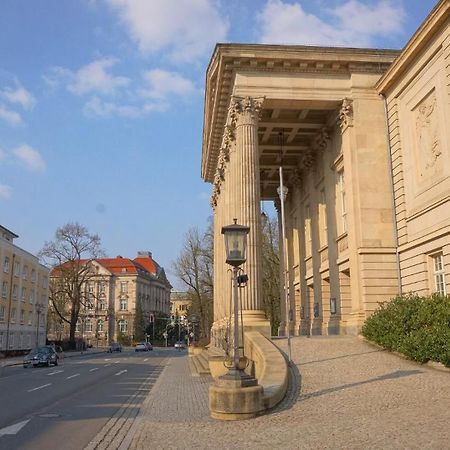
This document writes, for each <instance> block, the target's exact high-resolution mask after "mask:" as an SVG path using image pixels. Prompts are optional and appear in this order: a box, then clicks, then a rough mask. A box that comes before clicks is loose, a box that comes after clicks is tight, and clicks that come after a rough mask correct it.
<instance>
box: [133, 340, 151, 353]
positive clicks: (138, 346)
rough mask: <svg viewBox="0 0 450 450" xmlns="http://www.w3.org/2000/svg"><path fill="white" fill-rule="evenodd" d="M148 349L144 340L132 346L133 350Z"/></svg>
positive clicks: (142, 350)
mask: <svg viewBox="0 0 450 450" xmlns="http://www.w3.org/2000/svg"><path fill="white" fill-rule="evenodd" d="M148 350H149V349H148V347H147V343H146V342H139V344H136V345H135V347H134V351H135V352H148Z"/></svg>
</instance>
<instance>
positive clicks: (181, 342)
mask: <svg viewBox="0 0 450 450" xmlns="http://www.w3.org/2000/svg"><path fill="white" fill-rule="evenodd" d="M174 347H175V348H178V349H181V348H186V344H185V343H184V342H183V341H177V342H175V345H174Z"/></svg>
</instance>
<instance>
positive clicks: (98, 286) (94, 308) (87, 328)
mask: <svg viewBox="0 0 450 450" xmlns="http://www.w3.org/2000/svg"><path fill="white" fill-rule="evenodd" d="M86 264H90V265H91V266H92V268H93V270H94V271H95V275H93V276H91V277H89V279H87V281H86V282H85V283H84V286H83V306H82V308H81V310H80V315H79V319H78V324H77V328H76V336H77V337H79V338H83V339H84V340H85V341H86V343H87V344H92V345H99V346H102V345H107V344H108V343H109V342H111V341H117V339H118V336H119V334H120V335H122V336H123V338H124V339H125V340H126V341H127V342H131V341H132V340H133V333H134V318H135V314H136V304H137V303H138V302H139V303H140V306H141V309H142V312H143V315H144V320H145V322H146V323H150V322H151V320H152V319H153V317H154V316H155V315H158V314H161V313H163V314H169V313H170V291H171V289H172V285H171V284H170V282H169V280H168V279H167V277H166V274H165V271H164V269H163V268H162V267H161V266H160V265H159V264H158V263H157V262H156V261H155V260H154V259H153V257H152V254H151V252H138V255H137V257H136V258H134V259H129V258H125V257H122V256H117V257H115V258H98V259H94V260H86ZM58 276H59V273H58V270H55V269H54V270H53V271H52V273H51V279H52V280H55V281H57V279H58ZM52 317H53V319H54V320H53V321H51V327H50V330H49V339H53V340H61V338H64V337H65V336H66V335H67V334H68V325H67V324H65V323H63V322H62V321H61V320H58V316H57V315H56V314H54V315H53V316H52Z"/></svg>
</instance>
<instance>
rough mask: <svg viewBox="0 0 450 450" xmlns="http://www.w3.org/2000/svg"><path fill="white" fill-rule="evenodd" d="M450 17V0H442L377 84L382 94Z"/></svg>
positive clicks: (415, 58)
mask: <svg viewBox="0 0 450 450" xmlns="http://www.w3.org/2000/svg"><path fill="white" fill-rule="evenodd" d="M449 18H450V0H440V1H439V2H438V4H437V5H436V6H435V7H434V8H433V10H432V11H431V12H430V14H429V15H428V17H427V18H426V19H425V21H424V22H423V23H422V25H421V26H420V27H419V28H418V29H417V31H416V32H415V33H414V34H413V36H412V37H411V39H410V40H409V41H408V42H407V44H406V45H405V47H404V48H403V50H402V52H401V53H400V55H399V57H398V58H397V59H396V60H395V61H394V63H393V64H392V65H391V67H390V68H389V69H388V70H387V71H386V73H385V74H384V75H383V76H382V77H381V78H380V80H378V83H377V84H376V85H375V87H376V89H377V90H378V92H379V93H380V94H386V93H387V91H388V90H389V89H390V88H391V87H392V85H393V84H394V83H395V82H396V81H397V80H398V79H399V77H401V76H402V75H403V74H404V73H405V71H406V70H407V69H408V67H409V66H410V65H411V64H412V63H414V61H415V60H417V56H418V54H419V53H420V52H422V50H423V49H424V48H425V47H426V46H427V45H428V44H429V42H430V41H431V40H432V39H433V37H434V36H435V32H436V29H437V28H439V27H440V26H441V25H442V24H443V23H444V22H445V21H448V20H449Z"/></svg>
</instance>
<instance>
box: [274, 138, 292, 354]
mask: <svg viewBox="0 0 450 450" xmlns="http://www.w3.org/2000/svg"><path fill="white" fill-rule="evenodd" d="M280 150H281V157H280V168H279V174H280V186H279V187H278V188H277V193H278V195H279V197H280V204H281V234H282V238H283V275H284V277H283V278H284V305H285V310H286V315H285V320H286V336H287V341H288V360H289V362H291V327H290V325H291V324H290V319H291V317H290V316H291V314H290V307H289V296H288V270H287V248H286V221H285V215H284V202H285V201H286V197H287V194H288V188H287V187H286V186H285V185H284V183H283V162H282V157H283V133H280Z"/></svg>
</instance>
